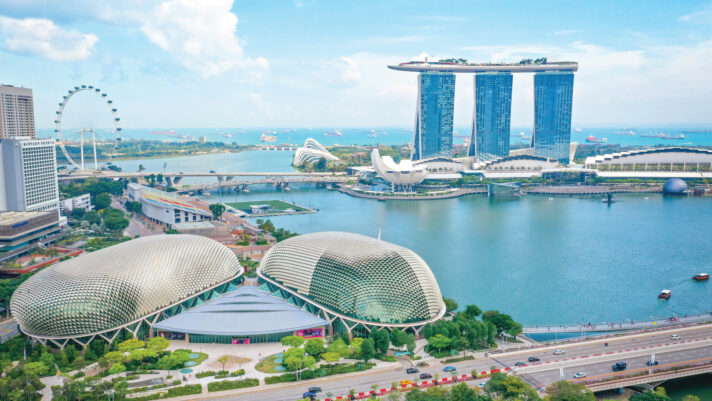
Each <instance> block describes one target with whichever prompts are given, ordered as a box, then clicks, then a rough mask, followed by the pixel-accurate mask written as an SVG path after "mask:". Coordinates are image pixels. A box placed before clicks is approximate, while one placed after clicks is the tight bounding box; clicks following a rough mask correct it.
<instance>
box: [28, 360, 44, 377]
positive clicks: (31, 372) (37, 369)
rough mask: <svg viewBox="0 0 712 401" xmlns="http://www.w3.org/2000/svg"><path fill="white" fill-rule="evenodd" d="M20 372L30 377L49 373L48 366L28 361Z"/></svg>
mask: <svg viewBox="0 0 712 401" xmlns="http://www.w3.org/2000/svg"><path fill="white" fill-rule="evenodd" d="M22 372H23V373H24V374H25V375H27V376H30V377H39V376H43V375H46V374H47V373H49V367H48V366H47V365H45V364H44V363H42V362H28V363H26V364H25V365H24V366H23V367H22Z"/></svg>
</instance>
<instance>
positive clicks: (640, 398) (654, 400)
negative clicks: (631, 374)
mask: <svg viewBox="0 0 712 401" xmlns="http://www.w3.org/2000/svg"><path fill="white" fill-rule="evenodd" d="M671 400H672V398H670V397H668V396H667V395H666V394H660V393H659V392H658V391H646V392H645V393H643V394H636V395H634V396H633V397H631V398H630V401H671Z"/></svg>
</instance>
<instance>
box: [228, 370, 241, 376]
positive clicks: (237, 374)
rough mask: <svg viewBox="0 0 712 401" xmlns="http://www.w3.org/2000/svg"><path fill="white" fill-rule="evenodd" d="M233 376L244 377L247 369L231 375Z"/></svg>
mask: <svg viewBox="0 0 712 401" xmlns="http://www.w3.org/2000/svg"><path fill="white" fill-rule="evenodd" d="M230 375H231V376H233V377H235V376H244V375H245V369H238V370H236V371H234V372H232V373H231V374H230Z"/></svg>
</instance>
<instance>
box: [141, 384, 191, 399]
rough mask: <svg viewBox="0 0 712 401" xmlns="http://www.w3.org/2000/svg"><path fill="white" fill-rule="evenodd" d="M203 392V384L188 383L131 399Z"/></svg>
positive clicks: (178, 395)
mask: <svg viewBox="0 0 712 401" xmlns="http://www.w3.org/2000/svg"><path fill="white" fill-rule="evenodd" d="M202 392H203V386H201V385H200V384H188V385H185V386H180V387H173V388H170V389H168V391H159V392H157V393H154V394H150V395H146V396H143V397H134V398H131V400H132V401H151V400H157V399H162V398H170V397H180V396H183V395H195V394H200V393H202Z"/></svg>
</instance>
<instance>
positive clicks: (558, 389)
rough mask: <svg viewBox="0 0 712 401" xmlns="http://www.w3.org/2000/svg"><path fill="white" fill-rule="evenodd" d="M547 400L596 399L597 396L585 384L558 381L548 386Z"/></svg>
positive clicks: (582, 400) (589, 400) (578, 400)
mask: <svg viewBox="0 0 712 401" xmlns="http://www.w3.org/2000/svg"><path fill="white" fill-rule="evenodd" d="M546 394H547V396H546V401H596V396H595V395H593V392H591V390H589V389H588V388H587V387H586V386H585V385H583V384H574V383H569V382H567V381H559V382H556V383H554V384H552V385H550V386H549V387H547V388H546Z"/></svg>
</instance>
